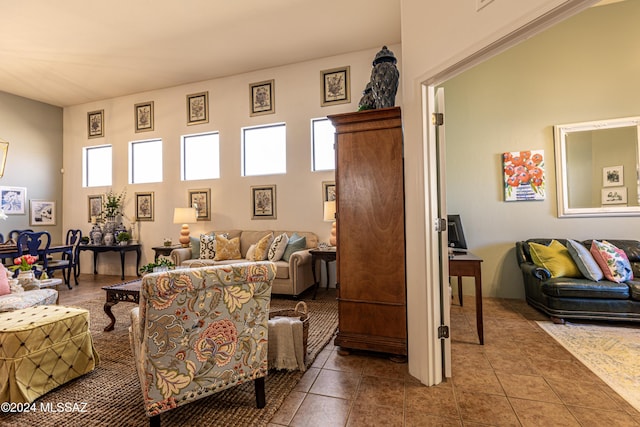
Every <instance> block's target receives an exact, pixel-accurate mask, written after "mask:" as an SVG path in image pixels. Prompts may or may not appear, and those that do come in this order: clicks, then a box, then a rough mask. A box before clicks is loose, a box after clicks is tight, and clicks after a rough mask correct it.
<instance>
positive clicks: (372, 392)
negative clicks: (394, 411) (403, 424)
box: [356, 377, 405, 409]
mask: <svg viewBox="0 0 640 427" xmlns="http://www.w3.org/2000/svg"><path fill="white" fill-rule="evenodd" d="M404 390H405V388H404V380H398V379H389V378H375V377H362V380H361V382H360V387H358V392H357V394H356V401H357V402H358V404H360V405H366V406H392V407H396V408H400V409H402V408H403V407H404V401H405V391H404Z"/></svg>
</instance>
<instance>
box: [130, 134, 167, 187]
mask: <svg viewBox="0 0 640 427" xmlns="http://www.w3.org/2000/svg"><path fill="white" fill-rule="evenodd" d="M146 182H162V140H161V139H149V140H146V141H132V142H130V143H129V183H130V184H142V183H146Z"/></svg>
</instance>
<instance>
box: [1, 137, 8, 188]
mask: <svg viewBox="0 0 640 427" xmlns="http://www.w3.org/2000/svg"><path fill="white" fill-rule="evenodd" d="M8 151H9V143H8V142H7V141H5V140H4V139H1V138H0V178H2V175H4V166H5V164H6V163H7V152H8Z"/></svg>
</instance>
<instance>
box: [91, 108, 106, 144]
mask: <svg viewBox="0 0 640 427" xmlns="http://www.w3.org/2000/svg"><path fill="white" fill-rule="evenodd" d="M87 133H88V137H89V138H100V137H102V136H104V110H98V111H90V112H88V113H87Z"/></svg>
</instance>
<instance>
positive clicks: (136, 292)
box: [102, 279, 142, 332]
mask: <svg viewBox="0 0 640 427" xmlns="http://www.w3.org/2000/svg"><path fill="white" fill-rule="evenodd" d="M141 285H142V279H137V280H132V281H129V282H124V283H118V284H117V285H111V286H103V287H102V289H104V290H105V291H107V302H105V303H104V312H105V313H107V316H109V319H111V323H110V324H109V325H107V326H106V327H105V328H104V330H105V332H109V331H113V327H114V325H115V324H116V317H115V316H114V315H113V313H112V312H111V307H113V306H114V305H116V304H117V303H119V302H120V301H123V302H132V303H135V304H138V303H139V302H140V286H141Z"/></svg>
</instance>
